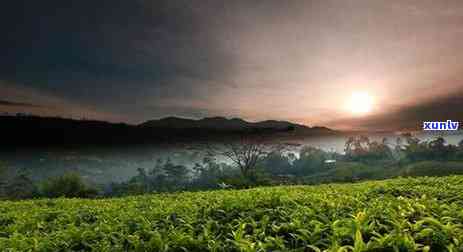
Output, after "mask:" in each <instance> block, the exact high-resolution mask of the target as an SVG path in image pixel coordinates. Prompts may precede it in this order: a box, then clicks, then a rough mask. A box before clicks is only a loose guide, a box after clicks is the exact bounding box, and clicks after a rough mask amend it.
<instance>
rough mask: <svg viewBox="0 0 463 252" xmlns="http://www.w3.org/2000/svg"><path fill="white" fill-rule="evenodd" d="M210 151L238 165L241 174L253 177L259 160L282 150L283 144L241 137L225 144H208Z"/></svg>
mask: <svg viewBox="0 0 463 252" xmlns="http://www.w3.org/2000/svg"><path fill="white" fill-rule="evenodd" d="M207 149H208V152H209V153H210V154H212V155H216V156H222V157H224V158H226V159H228V160H230V161H231V162H232V163H233V164H234V165H236V166H237V167H238V168H239V169H240V172H241V175H243V176H244V177H247V178H253V175H255V170H256V168H257V164H258V163H259V161H261V160H262V159H264V158H265V157H266V156H267V155H268V154H269V153H271V152H273V151H277V150H280V151H281V150H282V147H281V146H276V145H270V144H265V143H264V141H262V139H251V138H250V137H245V136H243V137H241V138H240V139H239V140H235V141H230V142H228V143H225V144H223V145H217V146H215V147H212V146H210V145H208V147H207Z"/></svg>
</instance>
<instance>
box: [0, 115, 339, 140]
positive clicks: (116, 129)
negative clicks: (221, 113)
mask: <svg viewBox="0 0 463 252" xmlns="http://www.w3.org/2000/svg"><path fill="white" fill-rule="evenodd" d="M0 133H1V135H2V142H3V143H5V144H6V143H8V144H9V145H34V146H37V145H38V146H40V145H49V144H52V145H63V144H66V145H67V144H71V145H74V144H75V145H79V144H110V145H112V144H128V143H135V144H138V143H157V142H163V141H164V142H175V141H177V140H178V139H187V140H188V141H195V140H198V139H203V140H204V139H217V138H218V139H224V137H228V136H233V135H236V134H250V135H254V134H264V135H267V136H268V135H274V134H277V133H278V134H285V135H291V136H294V137H297V136H307V135H310V136H312V135H330V134H337V133H338V132H337V131H334V130H331V129H329V128H326V127H308V126H305V125H302V124H296V123H292V122H288V121H276V120H267V121H261V122H248V121H245V120H243V119H240V118H231V119H227V118H225V117H206V118H202V119H198V120H195V119H187V118H180V117H165V118H161V119H156V120H149V121H146V122H144V123H141V124H137V125H131V124H125V123H110V122H104V121H95V120H76V119H66V118H58V117H40V116H30V115H19V116H9V115H7V116H0ZM9 145H8V146H9ZM0 147H1V146H0Z"/></svg>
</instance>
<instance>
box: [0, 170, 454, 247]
mask: <svg viewBox="0 0 463 252" xmlns="http://www.w3.org/2000/svg"><path fill="white" fill-rule="evenodd" d="M462 191H463V176H450V177H421V178H399V179H391V180H384V181H370V182H362V183H355V184H328V185H318V186H279V187H262V188H254V189H248V190H216V191H207V192H182V193H161V194H154V195H145V196H129V197H123V198H113V199H91V200H89V199H63V198H61V199H42V200H27V201H17V202H13V201H0V248H2V251H462V250H463V229H462V228H463V227H462V224H463V212H462V209H463V194H462V193H461V192H462Z"/></svg>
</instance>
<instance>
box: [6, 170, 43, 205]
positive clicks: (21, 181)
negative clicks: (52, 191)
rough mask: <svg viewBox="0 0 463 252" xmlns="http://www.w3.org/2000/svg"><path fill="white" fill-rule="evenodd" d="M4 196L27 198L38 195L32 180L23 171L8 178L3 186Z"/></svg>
mask: <svg viewBox="0 0 463 252" xmlns="http://www.w3.org/2000/svg"><path fill="white" fill-rule="evenodd" d="M4 194H5V197H6V198H8V199H29V198H34V197H37V196H38V195H39V192H38V189H37V187H36V185H35V184H34V182H33V181H32V180H31V179H30V178H29V177H28V176H27V175H26V174H24V173H20V174H18V175H17V176H15V177H13V178H12V179H11V180H9V181H8V182H7V183H6V185H5V188H4Z"/></svg>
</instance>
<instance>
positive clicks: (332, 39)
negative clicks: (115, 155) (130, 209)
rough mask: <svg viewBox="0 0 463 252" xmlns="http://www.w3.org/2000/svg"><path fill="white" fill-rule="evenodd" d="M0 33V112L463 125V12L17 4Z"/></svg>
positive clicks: (361, 2)
mask: <svg viewBox="0 0 463 252" xmlns="http://www.w3.org/2000/svg"><path fill="white" fill-rule="evenodd" d="M0 32H1V34H2V39H1V40H0V55H1V56H0V112H9V113H16V112H25V113H33V114H39V115H47V116H48V115H58V116H64V117H74V118H92V119H100V120H108V121H115V122H120V121H122V122H128V123H140V122H143V121H145V120H149V119H153V118H160V117H164V116H181V117H188V118H201V117H208V116H225V117H241V118H244V119H247V120H250V121H258V120H266V119H276V120H289V121H293V122H298V123H303V124H306V125H309V126H314V125H324V126H329V127H332V128H336V129H367V130H400V129H407V128H416V127H420V126H421V124H422V121H426V120H427V121H429V120H447V119H452V120H461V119H463V109H462V108H463V106H462V105H463V50H462V47H461V44H462V41H463V2H462V1H460V0H448V1H435V0H404V1H386V0H384V1H379V0H336V1H334V0H316V1H309V0H307V1H302V0H301V1H296V0H288V1H281V0H266V1H264V0H246V1H244V0H243V1H241V0H236V1H217V0H201V1H191V0H166V1H155V0H133V1H114V0H94V1H57V0H56V1H55V0H42V1H21V0H17V1H9V2H8V3H5V4H3V6H2V8H1V10H0ZM359 92H360V93H364V94H368V97H369V98H370V99H371V101H372V102H371V104H368V106H369V109H368V111H367V112H364V113H362V114H358V113H355V111H356V108H352V105H349V104H350V103H349V102H350V100H351V99H352V98H351V97H352V96H353V94H355V93H359ZM356 106H360V107H362V106H367V105H366V104H364V102H363V101H359V102H358V104H357V105H356ZM357 110H358V109H357Z"/></svg>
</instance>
